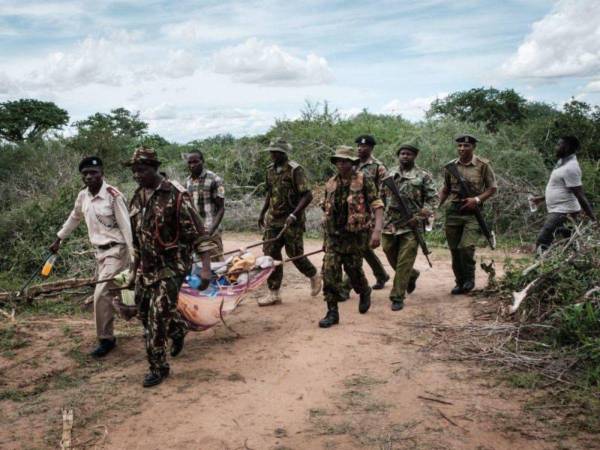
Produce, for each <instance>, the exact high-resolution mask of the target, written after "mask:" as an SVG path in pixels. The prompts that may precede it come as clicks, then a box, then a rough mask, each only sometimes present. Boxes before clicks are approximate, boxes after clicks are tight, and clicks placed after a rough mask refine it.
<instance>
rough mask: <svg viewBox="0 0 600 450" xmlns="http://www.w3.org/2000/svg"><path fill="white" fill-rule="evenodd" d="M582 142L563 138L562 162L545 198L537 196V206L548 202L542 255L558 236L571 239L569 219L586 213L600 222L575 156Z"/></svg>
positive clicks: (540, 243) (559, 148)
mask: <svg viewBox="0 0 600 450" xmlns="http://www.w3.org/2000/svg"><path fill="white" fill-rule="evenodd" d="M579 147H580V144H579V140H578V139H577V138H576V137H575V136H563V137H561V138H560V139H559V140H558V142H557V143H556V158H557V159H558V161H557V163H556V165H555V166H554V169H553V170H552V173H551V174H550V179H549V180H548V184H547V185H546V193H545V195H544V196H541V197H535V198H533V199H532V201H533V202H534V203H536V204H540V203H542V202H544V201H545V202H546V209H547V210H548V216H547V217H546V221H545V222H544V226H543V227H542V229H541V230H540V233H539V235H538V237H537V240H536V250H537V251H538V252H539V253H541V252H544V251H545V250H547V249H548V247H550V245H551V244H552V241H553V240H554V236H555V234H561V235H565V236H568V235H569V232H568V230H567V229H565V228H564V224H565V222H566V221H567V220H568V217H569V216H574V215H577V214H579V213H580V212H581V209H582V208H583V211H584V212H585V214H586V215H587V216H588V217H589V218H590V219H591V220H593V221H594V222H597V221H598V219H597V218H596V215H595V214H594V211H593V210H592V207H591V205H590V202H589V201H588V199H587V197H586V195H585V193H584V192H583V186H582V181H581V168H580V167H579V163H578V162H577V156H576V155H575V153H576V152H577V151H578V150H579Z"/></svg>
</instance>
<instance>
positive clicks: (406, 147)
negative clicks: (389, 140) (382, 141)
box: [396, 144, 419, 156]
mask: <svg viewBox="0 0 600 450" xmlns="http://www.w3.org/2000/svg"><path fill="white" fill-rule="evenodd" d="M400 150H410V151H411V152H413V153H414V154H415V155H418V154H419V149H418V148H417V147H415V146H414V145H410V144H401V145H400V147H398V150H396V156H398V155H399V154H400Z"/></svg>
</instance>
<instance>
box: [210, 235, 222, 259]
mask: <svg viewBox="0 0 600 450" xmlns="http://www.w3.org/2000/svg"><path fill="white" fill-rule="evenodd" d="M208 241H209V242H212V243H213V244H215V245H216V248H214V249H213V250H211V251H210V260H211V261H213V262H219V261H225V259H224V258H223V239H222V238H221V232H220V231H215V232H214V234H213V235H212V236H210V237H209V238H208Z"/></svg>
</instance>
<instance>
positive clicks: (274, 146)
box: [265, 137, 292, 155]
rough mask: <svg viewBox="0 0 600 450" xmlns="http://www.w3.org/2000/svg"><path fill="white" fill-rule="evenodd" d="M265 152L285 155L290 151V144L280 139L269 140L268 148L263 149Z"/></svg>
mask: <svg viewBox="0 0 600 450" xmlns="http://www.w3.org/2000/svg"><path fill="white" fill-rule="evenodd" d="M265 151H266V152H280V153H285V154H286V155H287V154H288V153H289V152H291V151H292V144H290V143H289V142H288V141H286V140H285V139H283V138H281V137H276V138H273V139H271V142H270V143H269V146H268V147H267V148H266V149H265Z"/></svg>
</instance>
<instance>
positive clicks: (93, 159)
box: [79, 156, 102, 172]
mask: <svg viewBox="0 0 600 450" xmlns="http://www.w3.org/2000/svg"><path fill="white" fill-rule="evenodd" d="M89 167H93V168H94V169H97V168H101V167H102V160H101V159H100V158H98V157H97V156H88V157H87V158H83V159H82V160H81V162H80V163H79V171H80V172H81V171H82V170H83V169H87V168H89Z"/></svg>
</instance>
